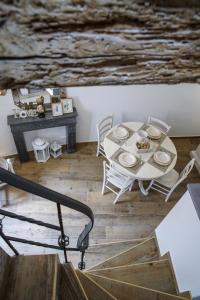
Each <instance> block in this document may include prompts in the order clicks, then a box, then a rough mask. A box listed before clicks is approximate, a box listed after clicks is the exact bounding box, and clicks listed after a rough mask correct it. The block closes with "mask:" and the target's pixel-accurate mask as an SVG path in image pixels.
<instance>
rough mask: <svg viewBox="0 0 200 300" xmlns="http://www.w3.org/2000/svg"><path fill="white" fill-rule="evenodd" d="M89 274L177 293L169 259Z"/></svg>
mask: <svg viewBox="0 0 200 300" xmlns="http://www.w3.org/2000/svg"><path fill="white" fill-rule="evenodd" d="M89 274H94V275H100V276H103V277H107V278H111V279H116V280H120V281H123V282H127V283H132V284H136V285H140V286H144V287H147V288H150V289H155V290H159V291H162V292H166V293H170V294H174V295H177V292H176V284H175V282H174V278H173V275H172V271H171V267H170V264H169V261H168V259H165V260H158V261H153V262H147V263H140V264H133V265H128V266H121V267H115V268H107V269H101V270H96V271H95V270H94V271H92V270H91V271H90V273H88V275H89Z"/></svg>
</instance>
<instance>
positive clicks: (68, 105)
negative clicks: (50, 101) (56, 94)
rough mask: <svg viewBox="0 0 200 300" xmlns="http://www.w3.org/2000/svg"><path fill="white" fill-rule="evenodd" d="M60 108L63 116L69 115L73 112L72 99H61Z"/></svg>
mask: <svg viewBox="0 0 200 300" xmlns="http://www.w3.org/2000/svg"><path fill="white" fill-rule="evenodd" d="M61 102H62V108H63V113H64V114H69V113H72V112H73V101H72V99H61Z"/></svg>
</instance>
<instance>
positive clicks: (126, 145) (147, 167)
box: [103, 122, 177, 180]
mask: <svg viewBox="0 0 200 300" xmlns="http://www.w3.org/2000/svg"><path fill="white" fill-rule="evenodd" d="M121 125H123V126H125V127H127V128H128V129H130V136H129V138H128V139H126V140H125V141H124V142H122V144H121V145H119V144H118V143H117V141H114V140H112V139H110V137H111V136H112V132H113V130H114V129H115V128H116V127H117V126H118V125H117V126H114V127H113V128H112V129H111V130H109V132H108V133H107V134H106V136H105V138H104V141H103V146H104V151H105V153H106V157H107V158H108V160H109V161H110V162H111V163H112V164H114V165H116V167H117V168H118V170H121V171H122V172H123V173H125V174H127V175H129V176H132V177H134V178H136V179H139V180H152V179H156V178H159V177H161V176H163V175H165V174H167V173H169V172H170V171H171V170H172V169H173V168H174V166H175V164H176V161H177V151H176V148H175V145H174V143H173V142H172V140H171V139H170V138H169V137H168V136H164V135H163V137H162V138H161V140H160V141H159V140H151V141H150V146H151V149H152V151H150V152H148V153H140V154H139V155H138V153H137V147H136V132H137V131H138V130H140V129H143V128H144V127H145V126H147V125H145V124H144V123H142V122H126V123H122V124H121ZM158 147H161V149H163V150H167V151H169V152H171V154H172V157H173V158H172V162H171V164H170V165H168V166H167V167H161V166H159V165H157V164H156V163H155V162H154V160H153V154H154V152H155V151H156V150H157V149H158ZM123 150H124V151H127V152H130V153H132V154H134V155H136V156H139V157H140V158H141V160H142V161H143V164H142V165H141V166H140V167H139V168H138V170H136V171H134V170H133V169H131V168H130V169H129V168H126V167H123V166H122V165H120V164H119V163H118V162H117V159H115V158H116V157H115V153H116V155H117V153H118V151H123Z"/></svg>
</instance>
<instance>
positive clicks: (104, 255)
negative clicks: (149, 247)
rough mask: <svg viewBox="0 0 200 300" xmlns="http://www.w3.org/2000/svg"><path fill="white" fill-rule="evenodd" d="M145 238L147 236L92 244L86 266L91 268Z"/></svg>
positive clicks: (88, 251)
mask: <svg viewBox="0 0 200 300" xmlns="http://www.w3.org/2000/svg"><path fill="white" fill-rule="evenodd" d="M145 240H146V238H141V239H133V240H125V241H117V242H109V243H101V244H94V245H90V246H89V248H88V249H87V250H86V252H85V262H86V266H87V268H91V267H93V266H94V265H96V264H99V263H101V262H103V261H105V260H107V259H109V258H110V257H112V256H114V255H117V254H118V253H119V252H123V251H126V250H128V249H130V248H131V247H134V246H136V245H138V244H140V243H141V242H143V241H145Z"/></svg>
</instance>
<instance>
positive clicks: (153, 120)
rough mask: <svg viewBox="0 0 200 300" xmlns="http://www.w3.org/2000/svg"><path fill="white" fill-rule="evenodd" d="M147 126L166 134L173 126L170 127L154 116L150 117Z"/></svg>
mask: <svg viewBox="0 0 200 300" xmlns="http://www.w3.org/2000/svg"><path fill="white" fill-rule="evenodd" d="M147 124H149V125H153V126H155V127H157V128H159V129H160V130H161V131H162V132H163V133H165V134H167V133H168V132H169V131H170V129H171V126H169V125H168V124H167V123H165V122H164V121H162V120H159V119H157V118H154V117H152V116H149V117H148V120H147Z"/></svg>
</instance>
